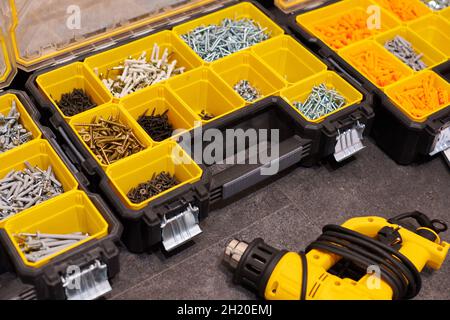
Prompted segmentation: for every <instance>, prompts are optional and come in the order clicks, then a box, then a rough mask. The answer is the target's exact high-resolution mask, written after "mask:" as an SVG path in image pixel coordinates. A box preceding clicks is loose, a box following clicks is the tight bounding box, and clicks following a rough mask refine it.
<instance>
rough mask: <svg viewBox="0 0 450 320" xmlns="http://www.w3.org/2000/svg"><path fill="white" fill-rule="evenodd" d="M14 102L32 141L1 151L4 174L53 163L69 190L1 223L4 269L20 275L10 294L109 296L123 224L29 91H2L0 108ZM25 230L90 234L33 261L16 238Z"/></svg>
mask: <svg viewBox="0 0 450 320" xmlns="http://www.w3.org/2000/svg"><path fill="white" fill-rule="evenodd" d="M13 100H14V101H16V105H17V108H18V111H19V112H20V114H21V120H22V123H23V125H24V126H25V127H26V128H27V129H28V130H30V131H31V132H32V134H33V140H31V141H29V142H27V143H25V144H23V145H21V146H18V147H16V148H14V149H12V150H9V151H7V152H4V153H2V154H0V163H1V164H2V166H1V168H0V177H4V176H5V175H6V174H8V173H9V172H10V171H11V170H12V169H15V170H23V169H24V168H26V166H25V162H28V163H29V164H30V165H31V166H37V167H39V168H41V169H43V170H47V168H48V167H49V166H51V168H52V172H53V173H54V175H55V178H56V179H57V180H58V181H60V183H61V184H62V188H63V189H64V192H63V193H62V194H60V195H58V196H55V197H53V198H51V199H48V200H47V201H44V202H41V203H39V204H36V205H34V206H31V207H30V208H28V209H25V210H23V211H21V212H19V213H17V214H15V215H12V216H9V217H7V218H5V219H3V220H1V221H0V257H1V258H0V273H2V274H4V273H8V274H10V275H11V277H16V280H15V281H16V286H15V289H16V290H17V291H12V292H8V298H13V299H36V298H37V299H80V298H91V299H92V298H96V297H98V296H100V295H102V294H105V293H107V292H108V291H110V290H111V287H110V284H109V279H111V278H113V277H114V276H115V275H116V274H117V273H118V272H119V259H118V256H119V250H118V248H117V247H116V245H115V243H116V242H117V241H118V240H119V238H120V234H121V231H122V227H121V226H120V224H119V223H118V221H117V220H116V219H115V218H114V216H113V214H112V212H111V211H110V209H109V208H108V207H107V206H106V204H105V202H104V201H103V200H102V199H101V197H99V196H98V195H95V194H92V193H90V192H88V191H87V190H86V189H85V188H84V186H83V184H84V183H85V182H86V178H85V177H84V175H83V174H82V173H81V172H79V171H78V170H76V169H75V167H73V166H72V165H71V164H70V162H69V161H68V159H67V158H66V156H65V154H64V153H63V152H62V150H61V149H59V146H58V144H57V143H56V140H55V139H56V137H55V136H54V135H53V133H52V132H51V131H50V130H49V129H48V128H46V127H44V126H42V125H40V122H41V119H40V113H39V112H38V111H37V110H36V109H35V107H34V105H33V104H32V102H31V100H30V99H29V98H28V97H27V96H26V95H25V93H23V92H20V91H12V90H11V91H6V92H4V93H2V94H0V108H1V111H2V112H3V111H4V109H5V108H6V109H8V108H10V106H11V102H12V101H13ZM68 165H69V166H68ZM80 182H81V183H80ZM22 232H29V233H35V232H41V233H56V234H65V233H72V232H84V233H88V234H89V237H88V238H87V239H85V240H83V241H80V242H78V243H76V244H73V245H71V246H69V247H66V248H64V249H62V250H61V251H58V252H55V253H54V254H52V255H49V256H47V257H45V258H43V259H41V260H38V261H36V262H33V261H29V260H28V259H26V257H25V255H24V254H23V253H22V251H21V249H20V248H19V246H18V243H17V241H16V238H15V235H16V234H18V233H22ZM74 268H77V270H79V271H80V272H79V273H78V274H77V275H74V274H73V272H71V271H70V270H72V269H74ZM64 281H69V282H70V281H80V282H81V286H80V287H79V288H78V289H76V290H73V289H71V287H68V286H67V283H64ZM86 284H87V285H86Z"/></svg>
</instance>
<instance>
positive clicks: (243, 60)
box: [211, 51, 285, 104]
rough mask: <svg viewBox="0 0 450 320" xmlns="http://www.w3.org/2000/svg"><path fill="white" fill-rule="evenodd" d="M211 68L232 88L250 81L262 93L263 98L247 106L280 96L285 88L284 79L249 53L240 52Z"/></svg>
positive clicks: (212, 65)
mask: <svg viewBox="0 0 450 320" xmlns="http://www.w3.org/2000/svg"><path fill="white" fill-rule="evenodd" d="M211 68H212V69H213V70H214V71H215V72H216V73H217V74H218V75H219V76H220V77H221V78H222V79H223V80H225V82H226V83H227V84H228V85H229V86H230V87H231V88H233V87H234V86H235V85H236V84H237V83H238V82H239V81H241V80H248V81H249V83H250V85H251V86H253V87H254V88H256V89H257V90H258V91H259V92H260V93H261V98H259V99H256V100H254V101H252V102H246V103H247V104H250V103H255V102H256V101H259V100H261V99H264V98H265V97H268V96H271V95H275V94H278V93H279V91H280V90H281V89H283V88H284V87H285V83H284V81H283V79H282V78H280V77H279V76H278V75H277V74H276V73H274V72H273V71H272V70H271V69H270V68H269V67H267V66H266V65H265V64H264V62H262V61H261V60H259V59H258V58H257V57H256V56H255V55H253V54H252V53H251V52H249V51H245V52H239V53H236V54H234V55H231V56H228V57H226V58H224V59H221V60H220V61H217V62H215V63H213V64H211ZM233 90H234V89H233ZM242 99H243V98H242ZM243 100H244V99H243ZM244 101H245V100H244Z"/></svg>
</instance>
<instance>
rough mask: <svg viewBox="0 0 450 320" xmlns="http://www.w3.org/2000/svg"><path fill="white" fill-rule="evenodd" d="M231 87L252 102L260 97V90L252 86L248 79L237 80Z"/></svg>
mask: <svg viewBox="0 0 450 320" xmlns="http://www.w3.org/2000/svg"><path fill="white" fill-rule="evenodd" d="M233 89H234V91H236V92H237V93H238V94H239V95H240V96H241V97H242V99H244V100H245V101H247V102H252V101H255V100H257V99H259V98H261V97H262V95H261V92H260V91H259V90H258V89H256V88H255V87H253V86H252V85H251V84H250V82H249V81H248V80H241V81H239V82H238V83H236V84H235V85H234V87H233Z"/></svg>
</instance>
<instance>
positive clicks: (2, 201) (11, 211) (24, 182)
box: [0, 162, 64, 220]
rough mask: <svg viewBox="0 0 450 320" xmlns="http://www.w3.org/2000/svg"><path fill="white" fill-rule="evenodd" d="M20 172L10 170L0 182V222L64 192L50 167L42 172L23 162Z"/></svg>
mask: <svg viewBox="0 0 450 320" xmlns="http://www.w3.org/2000/svg"><path fill="white" fill-rule="evenodd" d="M25 166H26V168H25V169H24V170H22V171H18V170H11V171H10V172H9V173H8V174H7V175H6V176H5V177H4V178H3V179H2V180H0V220H2V219H5V218H7V217H9V216H11V215H15V214H17V213H19V212H20V211H23V210H25V209H28V208H30V207H32V206H34V205H36V204H38V203H41V202H44V201H46V200H48V199H50V198H53V197H56V196H57V195H60V194H62V193H63V192H64V189H63V186H62V184H61V183H60V182H59V181H58V180H57V179H56V178H55V175H54V173H53V170H52V167H51V166H49V167H48V169H47V170H45V171H44V170H42V169H40V168H39V167H37V166H36V167H32V166H31V165H30V164H29V163H28V162H25Z"/></svg>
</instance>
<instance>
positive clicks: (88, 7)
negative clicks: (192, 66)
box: [9, 0, 231, 71]
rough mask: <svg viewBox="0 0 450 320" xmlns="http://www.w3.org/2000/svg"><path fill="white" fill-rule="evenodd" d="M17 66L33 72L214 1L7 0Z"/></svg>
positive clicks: (205, 9)
mask: <svg viewBox="0 0 450 320" xmlns="http://www.w3.org/2000/svg"><path fill="white" fill-rule="evenodd" d="M9 1H10V5H11V9H12V17H13V23H14V25H13V29H12V32H11V39H12V42H13V44H14V50H15V56H16V60H17V64H18V65H19V66H20V67H21V68H23V69H25V70H27V71H32V70H36V69H38V68H41V67H44V66H49V65H52V64H57V63H62V62H64V61H68V60H71V59H73V58H75V57H76V56H79V55H80V54H83V53H86V52H92V51H93V50H98V49H102V48H105V47H108V46H111V45H113V44H114V43H117V41H119V40H122V39H126V38H130V37H131V38H132V37H136V36H139V35H142V34H145V33H148V32H150V31H152V30H154V29H155V28H157V27H160V26H164V25H167V24H169V23H173V22H177V21H181V20H184V19H187V18H189V17H190V16H191V15H192V14H195V13H197V12H200V11H201V12H208V11H210V10H213V9H214V8H216V7H220V6H222V5H223V4H224V3H228V2H231V0H230V1H218V0H39V1H36V0H9Z"/></svg>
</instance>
